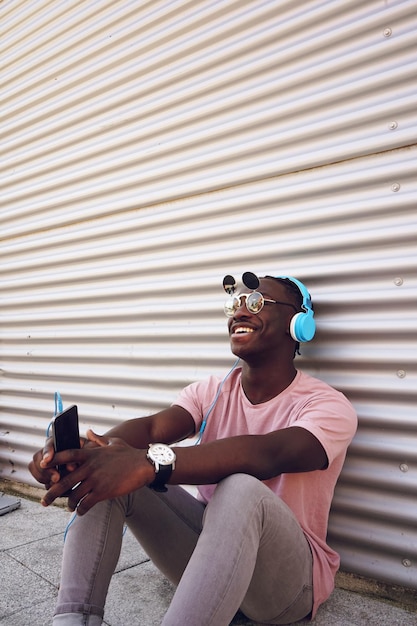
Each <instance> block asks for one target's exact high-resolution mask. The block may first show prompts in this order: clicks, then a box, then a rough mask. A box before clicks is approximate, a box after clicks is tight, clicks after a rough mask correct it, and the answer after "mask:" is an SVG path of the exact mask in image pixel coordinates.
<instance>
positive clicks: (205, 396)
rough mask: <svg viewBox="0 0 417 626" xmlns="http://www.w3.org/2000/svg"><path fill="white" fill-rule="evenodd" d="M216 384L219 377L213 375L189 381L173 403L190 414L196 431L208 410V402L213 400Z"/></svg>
mask: <svg viewBox="0 0 417 626" xmlns="http://www.w3.org/2000/svg"><path fill="white" fill-rule="evenodd" d="M218 385H219V379H218V378H216V377H215V376H211V377H210V378H208V379H206V380H201V381H197V382H194V383H191V384H190V385H187V387H184V389H183V390H182V391H181V392H180V393H179V394H178V396H177V398H176V399H175V402H174V403H173V404H175V405H177V406H180V407H182V408H183V409H185V410H186V411H188V412H189V413H190V414H191V416H192V418H193V420H194V423H195V426H196V432H197V431H198V430H199V429H200V426H201V422H202V421H203V416H204V415H205V414H206V412H207V411H208V410H209V408H210V403H211V402H213V398H214V397H215V395H216V391H217V388H218Z"/></svg>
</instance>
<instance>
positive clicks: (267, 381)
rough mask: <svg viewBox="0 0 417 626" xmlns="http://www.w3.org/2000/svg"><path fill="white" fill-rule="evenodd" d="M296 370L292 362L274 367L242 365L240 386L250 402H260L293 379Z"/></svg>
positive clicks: (286, 385) (277, 391)
mask: <svg viewBox="0 0 417 626" xmlns="http://www.w3.org/2000/svg"><path fill="white" fill-rule="evenodd" d="M296 374H297V370H296V369H295V367H294V364H293V363H292V362H291V364H287V365H286V366H285V367H283V366H282V365H280V364H277V365H276V367H274V368H270V367H269V368H268V369H267V371H266V368H265V367H251V366H250V365H248V363H243V366H242V388H243V391H244V393H245V395H246V397H247V398H248V400H249V401H250V402H251V403H252V404H262V403H263V402H267V401H268V400H271V399H272V398H275V397H276V396H278V395H279V394H280V393H281V392H282V391H284V389H286V388H287V387H288V386H289V385H290V384H291V383H292V381H293V380H294V378H295V376H296Z"/></svg>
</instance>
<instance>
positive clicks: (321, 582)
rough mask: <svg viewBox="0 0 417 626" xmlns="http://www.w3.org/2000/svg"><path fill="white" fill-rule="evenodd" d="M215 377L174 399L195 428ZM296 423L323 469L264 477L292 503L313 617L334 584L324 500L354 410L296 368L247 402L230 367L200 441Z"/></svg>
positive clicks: (205, 497) (203, 493)
mask: <svg viewBox="0 0 417 626" xmlns="http://www.w3.org/2000/svg"><path fill="white" fill-rule="evenodd" d="M220 384H221V380H220V379H219V378H217V377H215V376H211V377H210V378H209V379H207V380H204V381H199V382H195V383H192V384H191V385H189V386H188V387H186V388H185V389H183V391H182V392H181V393H180V394H179V396H178V398H177V399H176V401H175V404H177V405H179V406H181V407H183V408H184V409H186V410H187V411H188V412H189V413H190V414H191V415H192V416H193V418H194V421H195V424H196V432H198V431H199V429H200V426H201V423H202V420H203V418H205V416H206V414H207V411H208V410H209V409H210V407H211V405H212V403H213V400H214V399H215V397H216V394H217V393H218V390H219V386H220ZM290 426H299V427H301V428H305V429H307V430H308V431H310V432H311V433H312V434H313V435H314V436H315V437H316V438H317V439H318V440H319V441H320V443H321V444H322V446H323V448H324V449H325V451H326V454H327V458H328V461H329V465H328V467H327V469H325V470H317V471H313V472H303V473H297V474H281V475H280V476H276V477H275V478H271V479H268V480H265V481H264V483H265V484H266V485H268V487H270V489H272V491H274V493H276V494H277V496H279V497H280V498H282V500H283V501H284V502H285V503H286V504H287V505H288V506H289V507H290V508H291V509H292V511H293V512H294V514H295V516H296V517H297V519H298V521H299V523H300V525H301V528H302V529H303V531H304V533H305V535H306V537H307V539H308V541H309V543H310V546H311V550H312V553H313V588H314V608H313V617H314V615H315V613H316V611H317V608H318V607H319V605H320V604H321V603H322V602H324V601H325V600H326V599H327V598H328V597H329V595H330V593H331V592H332V590H333V588H334V577H335V574H336V571H337V570H338V568H339V563H340V559H339V555H338V554H337V553H336V552H335V551H334V550H332V549H331V548H330V547H329V546H328V545H327V544H326V535H327V524H328V516H329V510H330V504H331V501H332V498H333V492H334V488H335V484H336V481H337V479H338V476H339V474H340V471H341V469H342V466H343V462H344V460H345V456H346V450H347V447H348V445H349V443H350V442H351V440H352V438H353V436H354V434H355V432H356V427H357V417H356V413H355V411H354V409H353V407H352V405H351V404H350V402H349V401H348V400H347V399H346V398H345V396H344V395H343V394H342V393H340V392H339V391H336V390H335V389H333V388H332V387H330V386H329V385H327V384H326V383H324V382H323V381H321V380H318V379H317V378H313V377H312V376H309V375H308V374H306V373H304V372H301V371H298V372H297V375H296V377H295V378H294V380H293V381H292V383H291V384H290V385H289V386H288V387H287V388H286V389H285V390H284V391H283V392H282V393H280V394H279V395H278V396H276V397H275V398H272V399H271V400H269V401H268V402H264V403H262V404H256V405H253V404H251V403H250V402H249V400H248V399H247V397H246V396H245V394H244V392H243V389H242V386H241V369H240V368H237V369H235V370H234V371H233V372H232V373H231V374H230V376H229V377H228V378H227V380H226V381H225V382H224V384H223V387H222V388H221V391H220V394H219V397H218V398H217V401H216V403H215V406H214V408H213V409H212V410H211V412H210V414H209V416H208V418H207V425H206V428H205V431H204V435H203V439H202V442H203V443H206V442H209V441H213V440H215V439H224V438H225V437H233V436H236V435H249V434H250V435H262V434H266V433H268V432H272V431H275V430H279V429H282V428H288V427H290ZM215 488H216V485H199V486H198V491H199V499H201V500H202V501H203V502H208V501H209V500H210V498H211V496H212V495H213V492H214V490H215Z"/></svg>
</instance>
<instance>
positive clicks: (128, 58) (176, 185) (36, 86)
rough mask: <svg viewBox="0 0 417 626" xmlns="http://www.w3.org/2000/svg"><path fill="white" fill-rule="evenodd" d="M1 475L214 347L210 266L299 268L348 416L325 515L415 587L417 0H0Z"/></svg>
mask: <svg viewBox="0 0 417 626" xmlns="http://www.w3.org/2000/svg"><path fill="white" fill-rule="evenodd" d="M0 18H1V19H0V28H1V38H0V40H1V44H0V56H1V59H2V68H1V116H2V124H1V133H0V146H1V156H0V158H1V169H0V184H1V205H0V220H1V231H0V236H1V256H2V263H1V266H0V272H1V281H0V289H1V327H0V341H1V344H0V346H1V347H0V349H1V354H0V367H1V377H0V391H1V413H0V477H3V478H6V479H8V480H16V481H21V482H28V483H30V484H34V483H33V480H32V479H31V477H30V475H29V473H28V471H27V469H26V467H27V463H28V461H29V459H30V458H31V455H32V453H33V451H34V450H35V449H37V448H39V447H40V446H41V445H42V442H43V438H44V433H45V429H46V427H47V424H48V422H49V419H50V416H51V413H52V410H53V393H54V391H55V390H59V391H60V392H61V394H62V396H63V399H64V403H65V405H69V404H71V403H76V404H78V406H79V411H80V415H81V420H82V427H83V428H85V427H86V426H89V425H91V426H93V427H95V428H96V429H97V430H98V431H102V430H103V429H105V428H107V427H108V426H110V425H111V424H114V423H115V422H116V421H118V420H122V419H125V418H128V417H132V416H134V415H143V414H148V413H150V412H153V411H155V410H157V409H159V408H161V407H163V406H165V405H166V404H167V403H170V402H171V401H173V400H174V399H175V395H176V393H177V392H178V391H179V390H180V389H181V388H182V387H183V385H184V384H186V383H188V382H190V381H192V380H195V379H196V378H200V377H204V376H206V375H208V374H209V373H212V372H213V371H218V372H222V371H224V370H226V369H227V368H228V367H229V363H231V362H232V356H231V355H230V352H229V348H228V341H227V337H226V326H225V320H224V319H223V315H222V306H223V299H224V298H223V295H222V293H223V291H222V288H221V281H222V278H223V276H224V274H226V273H232V274H233V273H234V274H235V275H236V276H240V275H241V274H242V272H243V271H245V270H251V271H255V272H257V273H259V274H262V273H264V272H268V273H273V272H276V273H278V274H280V273H282V274H292V275H295V276H297V277H298V278H300V279H302V280H303V281H305V282H306V284H307V285H308V287H309V288H310V290H311V292H312V294H313V298H314V302H315V305H316V311H317V321H318V333H317V339H316V340H315V341H314V342H313V343H312V344H311V345H306V346H305V347H304V349H303V357H302V358H301V359H299V367H302V368H303V369H305V370H307V371H309V372H310V373H312V374H314V375H316V376H318V377H320V378H323V379H325V380H326V381H328V382H329V383H331V384H332V385H334V386H336V387H337V388H339V389H341V390H342V391H343V392H344V393H346V394H347V395H348V397H349V398H350V399H351V400H352V402H353V403H354V405H355V407H356V409H357V411H358V413H359V417H360V428H359V431H358V434H357V436H356V438H355V441H354V443H353V444H352V446H351V450H350V453H349V456H348V460H347V462H346V466H345V469H344V472H343V475H342V478H341V480H340V483H339V485H338V488H337V490H336V495H335V501H334V508H333V512H332V516H331V523H330V531H329V538H330V541H331V543H332V545H334V546H335V547H336V548H337V549H338V550H339V551H340V553H341V555H342V565H343V568H344V569H345V570H349V571H354V572H356V573H360V574H364V575H367V576H372V577H375V578H378V579H381V580H387V581H390V582H395V583H399V584H403V585H406V586H409V587H416V586H417V531H416V520H417V503H416V487H417V467H416V466H417V445H416V444H417V433H416V431H417V417H416V394H417V384H416V358H415V354H416V348H417V332H416V314H417V300H416V294H417V278H416V265H417V254H416V241H417V239H416V236H417V217H416V191H417V189H416V188H417V182H416V181H417V178H416V173H417V159H416V156H417V154H416V153H417V150H416V135H417V124H416V121H417V113H416V91H417V89H416V87H417V85H416V70H417V63H416V52H415V50H416V43H417V34H416V25H417V16H416V11H415V2H413V1H408V2H407V1H405V2H400V1H391V2H386V3H381V2H379V1H376V0H371V1H368V2H363V1H362V0H360V1H359V0H358V1H356V0H350V1H349V0H346V1H336V2H324V3H323V2H318V1H317V0H311V1H305V2H297V3H295V2H284V1H279V0H275V1H273V0H271V1H268V2H262V1H260V0H256V1H255V0H253V1H248V2H232V1H231V0H225V1H220V2H219V1H217V2H214V1H212V2H210V1H208V0H200V1H196V0H193V1H192V2H185V1H172V2H168V1H160V2H158V1H153V2H138V1H133V0H132V1H127V0H126V1H119V2H116V3H115V2H109V1H108V0H102V1H85V2H76V3H69V2H65V1H64V0H62V1H54V2H52V1H47V0H38V1H37V2H33V3H30V2H24V1H23V0H20V1H16V0H13V1H12V0H4V1H3V2H2V3H1V5H0Z"/></svg>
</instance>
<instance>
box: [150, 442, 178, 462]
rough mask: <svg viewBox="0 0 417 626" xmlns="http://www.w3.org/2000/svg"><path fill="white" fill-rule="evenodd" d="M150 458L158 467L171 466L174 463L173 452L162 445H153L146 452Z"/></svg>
mask: <svg viewBox="0 0 417 626" xmlns="http://www.w3.org/2000/svg"><path fill="white" fill-rule="evenodd" d="M148 454H149V456H150V458H151V459H152V460H153V461H156V462H157V463H159V464H160V465H172V463H173V462H174V461H175V452H174V451H173V450H171V448H170V447H169V446H167V445H165V444H164V443H153V444H152V445H151V446H150V447H149V452H148Z"/></svg>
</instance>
